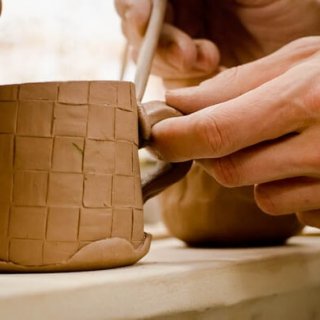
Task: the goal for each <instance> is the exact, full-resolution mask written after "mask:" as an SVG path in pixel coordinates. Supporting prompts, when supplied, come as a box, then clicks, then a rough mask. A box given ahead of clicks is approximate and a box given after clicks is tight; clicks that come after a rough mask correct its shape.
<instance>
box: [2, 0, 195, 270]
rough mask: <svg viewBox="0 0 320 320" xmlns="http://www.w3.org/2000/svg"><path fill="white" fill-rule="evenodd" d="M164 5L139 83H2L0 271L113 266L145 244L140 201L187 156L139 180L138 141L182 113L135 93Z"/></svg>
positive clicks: (158, 8) (153, 24)
mask: <svg viewBox="0 0 320 320" xmlns="http://www.w3.org/2000/svg"><path fill="white" fill-rule="evenodd" d="M165 4H166V1H164V0H154V8H153V11H152V17H151V19H150V23H149V27H148V30H147V35H146V40H145V41H144V44H143V47H142V48H141V53H140V56H139V60H140V62H138V68H137V70H138V71H137V77H136V80H135V83H136V86H137V88H135V85H134V84H132V83H130V82H124V81H71V82H70V81H69V82H47V83H25V84H18V85H5V86H0V270H3V271H22V272H29V271H64V270H92V269H102V268H111V267H119V266H124V265H130V264H133V263H135V262H136V261H138V260H139V259H140V258H142V257H143V256H144V255H145V254H146V253H147V251H148V249H149V246H150V240H151V236H150V235H148V234H145V233H144V228H143V201H146V200H147V199H148V198H150V197H151V196H153V195H155V194H157V193H158V192H160V191H161V190H162V189H163V188H165V187H166V186H167V185H169V184H171V183H173V182H175V181H177V180H179V178H181V177H182V176H183V175H184V174H185V173H186V172H187V171H188V170H189V168H190V165H191V163H190V162H189V163H184V164H175V165H167V164H166V165H164V166H161V167H160V168H159V169H158V171H157V172H156V173H155V174H154V175H152V176H151V177H149V178H148V179H147V180H146V181H145V182H144V183H143V184H142V185H141V181H140V169H139V161H138V148H139V146H145V145H147V144H148V141H149V138H150V133H151V127H152V126H153V125H154V124H155V123H156V122H158V121H160V120H162V119H164V118H167V117H172V116H179V115H180V114H179V112H178V111H176V110H174V109H172V108H170V107H168V106H166V105H165V104H163V103H159V102H153V103H149V104H147V105H141V104H140V102H139V101H141V99H142V96H143V92H144V89H145V84H146V81H147V78H148V74H149V72H150V66H151V61H152V57H153V55H154V51H155V47H156V44H157V39H158V36H159V32H160V28H161V22H162V20H163V17H164V13H165ZM136 92H137V95H138V97H137V98H136Z"/></svg>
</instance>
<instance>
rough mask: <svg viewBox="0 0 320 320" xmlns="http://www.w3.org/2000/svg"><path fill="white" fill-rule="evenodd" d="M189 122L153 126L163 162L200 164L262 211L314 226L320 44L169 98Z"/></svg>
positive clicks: (319, 201) (319, 183) (319, 209)
mask: <svg viewBox="0 0 320 320" xmlns="http://www.w3.org/2000/svg"><path fill="white" fill-rule="evenodd" d="M167 103H168V104H169V105H171V106H173V107H175V108H177V109H178V110H180V111H182V112H183V113H185V114H188V113H190V114H189V115H187V116H184V117H179V118H171V119H167V120H164V121H162V122H159V123H158V124H156V125H155V126H154V127H153V132H152V136H153V147H154V149H155V150H157V152H158V153H159V154H160V155H161V157H162V158H163V159H165V160H167V161H185V160H189V159H198V163H199V164H201V165H202V166H203V167H204V168H205V170H206V171H207V172H208V173H209V174H210V175H212V176H213V177H214V178H215V179H216V180H217V181H218V182H219V183H221V184H222V185H223V186H227V187H240V186H248V185H255V188H254V196H255V200H256V202H257V204H258V206H259V207H260V208H261V209H262V210H263V211H265V212H267V213H270V214H274V215H280V214H289V213H292V212H296V213H297V214H298V217H299V218H300V220H301V221H302V222H303V223H305V224H309V225H313V226H317V227H320V161H319V159H320V148H319V147H318V144H319V137H320V37H308V38H304V39H300V40H297V41H294V42H292V43H290V44H289V45H287V46H285V47H283V48H282V49H280V50H278V51H277V52H275V53H273V54H271V55H269V56H267V57H264V58H262V59H259V60H257V61H255V62H251V63H248V64H245V65H243V66H239V67H234V68H231V69H228V70H226V71H224V72H222V73H220V74H219V75H218V76H216V77H214V78H212V79H210V80H207V81H205V82H203V83H202V84H201V85H200V86H198V87H192V88H187V89H179V90H174V91H171V92H168V94H167Z"/></svg>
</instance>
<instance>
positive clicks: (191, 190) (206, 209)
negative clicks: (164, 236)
mask: <svg viewBox="0 0 320 320" xmlns="http://www.w3.org/2000/svg"><path fill="white" fill-rule="evenodd" d="M161 197H162V202H161V204H162V215H163V218H164V221H165V224H166V225H167V227H168V228H169V230H170V232H171V233H172V234H173V235H174V236H176V237H177V238H179V239H181V240H183V241H185V242H186V243H187V244H189V245H191V246H257V245H274V244H281V243H283V242H284V241H285V240H286V239H287V238H289V237H290V236H293V235H295V234H297V233H298V232H299V231H301V230H302V227H303V226H302V225H301V224H300V223H299V222H298V220H297V218H296V216H295V215H287V216H280V217H275V216H269V215H267V214H265V213H263V212H262V211H261V210H260V209H259V208H258V207H257V206H256V204H255V202H254V199H253V189H252V187H243V188H234V189H229V188H224V187H222V186H221V185H219V184H218V183H217V182H216V181H215V180H214V179H213V178H212V177H210V176H209V175H208V174H207V173H206V172H205V171H204V170H203V169H202V168H201V167H199V166H198V165H196V164H195V165H194V166H193V167H192V169H191V170H190V171H189V173H188V174H187V176H186V177H185V178H184V179H182V180H181V181H179V182H178V183H176V184H174V185H173V186H171V187H170V188H168V189H167V190H165V191H164V193H163V194H162V196H161Z"/></svg>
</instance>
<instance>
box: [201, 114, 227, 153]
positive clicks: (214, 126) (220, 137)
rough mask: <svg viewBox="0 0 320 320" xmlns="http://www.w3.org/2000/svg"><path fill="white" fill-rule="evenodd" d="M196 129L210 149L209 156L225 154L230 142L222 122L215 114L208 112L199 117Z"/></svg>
mask: <svg viewBox="0 0 320 320" xmlns="http://www.w3.org/2000/svg"><path fill="white" fill-rule="evenodd" d="M196 131H197V133H198V136H199V137H200V139H201V140H202V141H204V144H205V147H206V148H207V149H208V156H214V157H219V156H222V155H223V151H224V150H225V147H226V145H227V143H228V142H227V138H226V135H225V132H224V129H223V128H222V124H221V123H219V122H218V121H217V119H216V118H215V117H214V116H213V115H210V114H209V113H207V114H206V115H204V117H202V118H201V119H199V121H197V123H196Z"/></svg>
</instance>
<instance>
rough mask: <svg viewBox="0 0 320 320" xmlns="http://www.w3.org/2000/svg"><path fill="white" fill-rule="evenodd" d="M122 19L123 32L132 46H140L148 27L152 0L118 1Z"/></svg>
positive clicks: (117, 4) (118, 10)
mask: <svg viewBox="0 0 320 320" xmlns="http://www.w3.org/2000/svg"><path fill="white" fill-rule="evenodd" d="M115 5H116V9H117V12H118V13H119V15H120V16H121V18H122V31H123V33H124V34H125V36H126V37H127V39H128V41H129V43H130V44H133V45H139V44H140V42H141V38H142V37H143V35H144V33H145V30H146V28H147V25H148V21H149V18H150V14H151V9H152V3H151V1H150V0H116V2H115Z"/></svg>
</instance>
